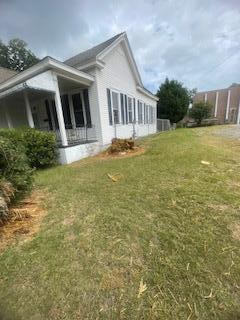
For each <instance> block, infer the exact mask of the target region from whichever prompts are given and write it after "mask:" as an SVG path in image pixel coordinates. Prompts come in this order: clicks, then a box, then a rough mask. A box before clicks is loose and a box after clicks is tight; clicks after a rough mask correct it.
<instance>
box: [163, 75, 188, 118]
mask: <svg viewBox="0 0 240 320" xmlns="http://www.w3.org/2000/svg"><path fill="white" fill-rule="evenodd" d="M157 97H158V98H159V101H158V105H157V116H158V118H161V119H169V120H170V121H171V123H175V122H178V121H180V120H182V119H183V117H184V116H185V115H186V113H187V110H188V106H189V102H190V96H189V91H188V89H186V88H184V87H183V85H182V83H180V82H178V81H177V80H170V81H169V80H168V78H166V80H165V82H164V83H163V84H162V85H161V86H160V88H159V90H158V92H157Z"/></svg>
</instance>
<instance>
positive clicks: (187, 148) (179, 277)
mask: <svg viewBox="0 0 240 320" xmlns="http://www.w3.org/2000/svg"><path fill="white" fill-rule="evenodd" d="M212 130H213V129H212V128H207V129H179V130H176V131H172V132H166V133H163V134H160V135H155V136H152V137H150V138H147V139H145V140H143V141H142V143H143V145H145V147H146V152H145V153H144V154H142V155H138V156H134V157H129V158H121V159H112V160H106V159H105V160H101V159H99V158H89V159H86V160H83V161H80V162H78V163H77V164H74V165H69V166H58V167H55V168H52V169H49V170H44V171H41V172H39V173H38V174H37V177H36V181H37V187H38V188H48V194H47V193H46V202H45V206H46V208H47V210H48V214H47V216H45V218H44V221H43V224H42V226H41V230H40V232H39V233H38V234H37V235H36V236H35V237H34V238H33V239H32V240H31V241H28V242H25V243H24V244H21V243H19V244H16V245H12V246H11V247H8V248H7V249H5V251H4V252H2V253H0V308H1V311H0V319H11V320H14V319H16V320H19V319H24V320H25V319H26V320H28V319H34V320H38V319H44V320H45V319H54V320H55V319H67V320H68V319H69V320H70V319H71V320H72V319H74V320H75V319H130V320H132V319H174V320H175V319H186V320H187V319H188V320H189V319H206V320H207V319H229V320H233V319H240V211H239V205H240V179H239V178H240V163H239V159H240V148H239V147H240V143H239V142H237V141H236V143H233V142H232V141H224V140H221V138H219V137H214V136H212V135H211V132H212ZM202 160H204V161H208V162H210V165H206V164H202V163H201V161H202ZM108 173H110V174H116V173H120V174H121V175H122V179H121V180H119V181H118V182H115V183H114V182H112V181H111V179H109V178H108V176H107V174H108ZM140 283H141V284H142V285H141V287H142V290H140V292H139V287H140ZM141 291H142V292H141ZM1 314H2V315H1ZM1 317H2V318H1Z"/></svg>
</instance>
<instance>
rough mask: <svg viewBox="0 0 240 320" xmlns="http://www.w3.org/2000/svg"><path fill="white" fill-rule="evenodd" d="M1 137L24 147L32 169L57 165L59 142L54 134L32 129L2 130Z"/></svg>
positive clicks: (0, 131)
mask: <svg viewBox="0 0 240 320" xmlns="http://www.w3.org/2000/svg"><path fill="white" fill-rule="evenodd" d="M0 137H5V138H8V139H10V140H11V141H12V143H13V144H17V145H19V144H20V145H22V146H23V148H24V149H25V153H26V156H27V158H28V161H29V164H30V166H31V167H32V168H46V167H49V166H53V165H55V164H56V163H57V142H56V136H55V134H54V133H51V132H45V131H39V130H36V129H32V128H21V129H1V130H0Z"/></svg>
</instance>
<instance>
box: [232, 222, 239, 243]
mask: <svg viewBox="0 0 240 320" xmlns="http://www.w3.org/2000/svg"><path fill="white" fill-rule="evenodd" d="M230 230H231V231H232V237H233V239H235V240H239V241H240V223H234V224H232V225H231V226H230Z"/></svg>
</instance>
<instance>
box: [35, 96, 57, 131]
mask: <svg viewBox="0 0 240 320" xmlns="http://www.w3.org/2000/svg"><path fill="white" fill-rule="evenodd" d="M45 107H46V112H47V117H48V125H49V129H50V130H53V124H52V119H51V112H50V107H49V101H48V100H45ZM34 120H35V119H34ZM34 124H35V121H34Z"/></svg>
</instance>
